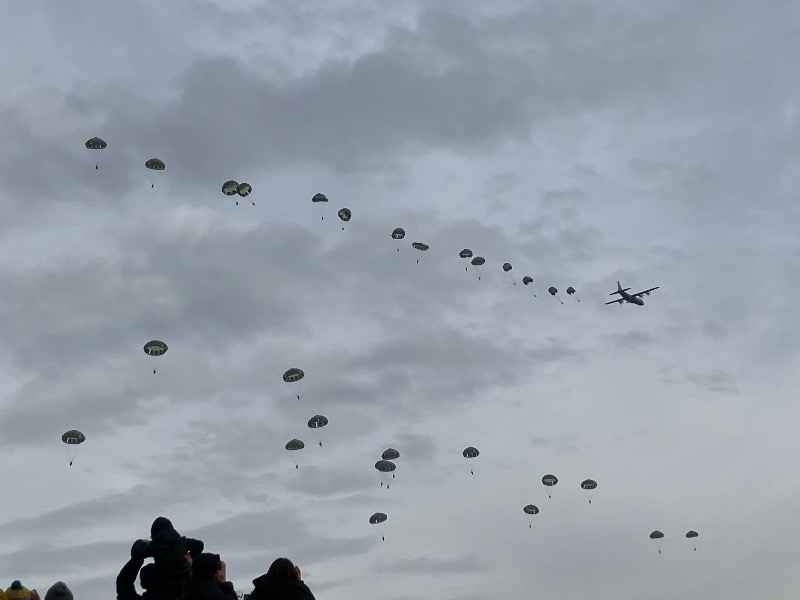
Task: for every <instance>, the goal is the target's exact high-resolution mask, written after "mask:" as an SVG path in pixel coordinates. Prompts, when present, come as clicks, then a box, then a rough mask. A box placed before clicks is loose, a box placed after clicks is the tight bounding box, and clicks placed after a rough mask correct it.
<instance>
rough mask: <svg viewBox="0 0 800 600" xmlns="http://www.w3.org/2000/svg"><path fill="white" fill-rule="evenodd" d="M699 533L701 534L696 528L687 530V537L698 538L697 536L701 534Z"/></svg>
mask: <svg viewBox="0 0 800 600" xmlns="http://www.w3.org/2000/svg"><path fill="white" fill-rule="evenodd" d="M699 535H700V534H699V533H697V532H696V531H695V530H694V529H690V530H689V531H687V532H686V537H687V538H690V539H691V538H696V537H697V536H699Z"/></svg>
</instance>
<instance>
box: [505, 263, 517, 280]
mask: <svg viewBox="0 0 800 600" xmlns="http://www.w3.org/2000/svg"><path fill="white" fill-rule="evenodd" d="M513 268H514V267H512V266H511V263H503V271H505V272H506V273H508V276H509V277H511V282H512V283H513V284H514V285H517V282H516V281H514V276H513V275H512V274H511V269H513Z"/></svg>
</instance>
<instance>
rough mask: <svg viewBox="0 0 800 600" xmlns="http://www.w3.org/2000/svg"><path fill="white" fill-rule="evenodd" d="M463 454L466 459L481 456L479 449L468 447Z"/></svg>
mask: <svg viewBox="0 0 800 600" xmlns="http://www.w3.org/2000/svg"><path fill="white" fill-rule="evenodd" d="M461 454H463V455H464V458H475V457H476V456H478V455H479V454H480V452H478V449H477V448H474V447H472V446H467V447H466V448H464V451H463V452H462V453H461Z"/></svg>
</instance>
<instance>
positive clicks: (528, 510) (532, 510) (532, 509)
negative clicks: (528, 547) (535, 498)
mask: <svg viewBox="0 0 800 600" xmlns="http://www.w3.org/2000/svg"><path fill="white" fill-rule="evenodd" d="M522 510H523V512H524V513H525V514H526V515H538V514H539V507H538V506H536V505H535V504H528V505H527V506H524V507H523V508H522ZM531 528H532V525H531V519H530V518H529V519H528V529H531Z"/></svg>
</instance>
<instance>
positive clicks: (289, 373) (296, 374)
mask: <svg viewBox="0 0 800 600" xmlns="http://www.w3.org/2000/svg"><path fill="white" fill-rule="evenodd" d="M303 377H305V373H303V369H298V368H297V367H292V368H291V369H287V370H286V372H285V373H284V374H283V380H284V381H285V382H286V383H293V382H295V381H300V380H301V379H302V378H303Z"/></svg>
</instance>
